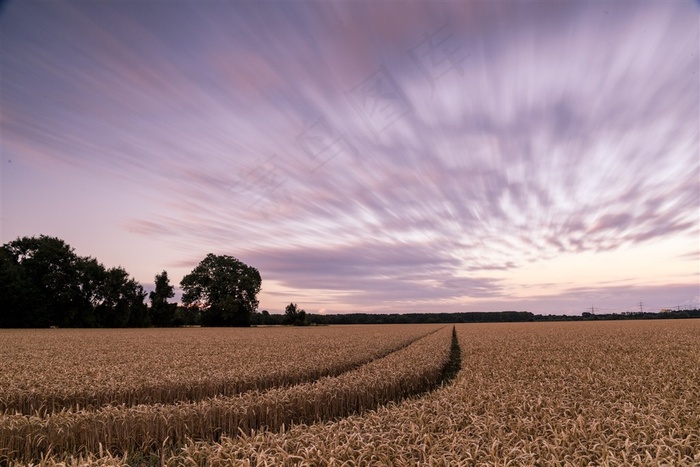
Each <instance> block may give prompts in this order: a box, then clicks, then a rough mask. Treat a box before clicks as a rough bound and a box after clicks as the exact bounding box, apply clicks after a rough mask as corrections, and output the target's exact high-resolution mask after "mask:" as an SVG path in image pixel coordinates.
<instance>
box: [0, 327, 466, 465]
mask: <svg viewBox="0 0 700 467" xmlns="http://www.w3.org/2000/svg"><path fill="white" fill-rule="evenodd" d="M451 342H453V341H451V339H450V328H448V327H443V328H441V329H438V330H437V331H435V332H433V333H430V334H429V335H427V336H425V337H422V338H421V339H418V340H416V341H414V342H413V343H411V344H410V345H408V346H406V347H405V348H403V349H401V350H398V351H396V352H393V353H390V354H388V355H387V356H385V357H383V358H381V359H376V360H373V361H371V362H369V363H367V364H365V365H362V366H360V367H359V368H357V369H355V370H352V371H349V372H346V373H343V374H341V375H339V376H337V377H324V378H321V379H319V380H318V381H315V382H313V383H305V384H300V385H296V386H292V387H288V388H273V389H271V390H268V391H264V392H263V391H250V392H246V393H243V394H239V395H236V396H232V397H213V398H209V399H205V400H202V401H198V402H194V403H178V404H169V405H164V404H151V405H138V406H134V407H126V406H119V407H111V406H110V407H103V408H101V409H99V410H96V411H88V410H81V411H74V410H66V411H63V412H58V413H53V414H51V415H48V416H25V415H5V416H3V417H2V418H0V446H3V447H4V451H2V452H0V456H6V457H7V458H10V459H15V460H19V461H25V462H26V461H31V460H37V459H39V458H40V457H42V456H44V455H46V454H47V453H48V452H49V450H51V453H54V454H58V455H59V457H60V456H62V455H66V454H68V453H72V454H76V453H89V452H91V453H95V452H97V451H98V450H99V449H101V448H104V449H109V450H110V451H111V452H113V453H124V452H127V451H128V452H131V453H134V452H138V453H142V454H141V455H143V454H144V453H145V454H148V453H151V452H155V451H162V450H163V449H169V448H172V447H176V446H179V445H181V444H183V443H185V442H186V441H187V440H189V439H195V440H196V439H199V440H208V441H212V440H218V439H219V438H220V437H221V436H222V435H227V436H232V435H237V434H246V433H247V434H250V433H253V432H256V431H260V430H267V431H275V432H276V431H280V430H284V429H285V427H289V426H290V425H292V424H299V423H305V424H311V423H315V422H320V421H326V420H330V419H334V418H338V417H345V416H348V415H350V414H354V413H359V412H362V411H365V410H367V409H374V408H377V407H378V406H380V405H382V404H386V403H388V402H390V401H395V400H399V399H401V398H404V397H407V396H410V395H413V394H416V393H420V392H423V391H426V390H429V389H431V388H434V387H435V386H436V385H439V384H440V382H441V381H443V380H444V378H445V377H447V376H450V375H449V373H450V372H455V371H456V368H455V366H454V364H455V362H454V361H452V362H451V360H450V357H451V356H452V357H454V355H455V350H456V348H455V344H456V338H455V339H454V342H453V343H452V345H451ZM457 353H458V352H457ZM450 363H451V364H450Z"/></svg>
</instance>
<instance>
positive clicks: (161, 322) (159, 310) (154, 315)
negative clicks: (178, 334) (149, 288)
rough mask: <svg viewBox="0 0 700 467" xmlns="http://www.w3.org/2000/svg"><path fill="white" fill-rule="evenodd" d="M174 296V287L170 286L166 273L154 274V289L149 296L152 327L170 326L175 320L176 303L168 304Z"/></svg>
mask: <svg viewBox="0 0 700 467" xmlns="http://www.w3.org/2000/svg"><path fill="white" fill-rule="evenodd" d="M174 296H175V287H173V286H172V285H170V279H168V272H167V271H163V272H161V273H160V274H156V288H155V290H154V291H153V292H151V293H150V294H149V298H150V300H151V324H153V325H154V326H172V325H173V321H174V320H175V310H176V309H177V303H169V302H168V299H169V298H173V297H174Z"/></svg>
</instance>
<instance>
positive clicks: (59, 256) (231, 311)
mask: <svg viewBox="0 0 700 467" xmlns="http://www.w3.org/2000/svg"><path fill="white" fill-rule="evenodd" d="M260 285H261V278H260V273H259V272H258V270H257V269H255V268H253V267H250V266H248V265H246V264H244V263H242V262H241V261H239V260H237V259H236V258H234V257H232V256H226V255H221V256H217V255H213V254H209V255H207V256H206V258H204V259H203V260H202V261H201V262H200V264H199V265H198V266H197V267H196V268H195V269H194V270H193V271H192V272H191V273H190V274H188V275H186V276H185V277H183V279H182V281H181V283H180V286H181V288H182V291H183V296H182V306H178V305H177V304H176V303H171V302H170V301H169V300H170V299H172V298H173V297H174V296H175V293H174V286H173V285H171V284H170V280H169V278H168V273H167V271H162V272H161V273H160V274H156V276H155V290H153V291H152V292H150V293H146V291H145V290H144V288H143V286H141V284H139V283H138V282H137V281H136V280H135V279H134V278H132V277H131V276H130V275H129V273H127V271H126V270H125V269H124V268H123V267H121V266H119V267H113V268H107V267H105V266H104V265H103V264H102V263H100V262H98V261H97V260H96V259H95V258H91V257H85V256H78V255H77V254H76V253H75V250H74V249H73V248H72V247H71V246H70V245H68V244H67V243H66V242H64V241H63V240H61V239H59V238H56V237H49V236H46V235H41V236H39V237H23V238H18V239H17V240H14V241H12V242H9V243H6V244H4V245H3V246H2V248H0V327H2V328H10V327H12V328H25V327H88V328H92V327H146V326H178V325H198V324H201V325H206V326H249V325H250V323H251V320H250V316H251V315H252V314H253V313H255V311H256V309H257V306H258V300H257V295H258V293H259V292H260ZM147 299H148V301H149V302H150V304H148V303H146V300H147Z"/></svg>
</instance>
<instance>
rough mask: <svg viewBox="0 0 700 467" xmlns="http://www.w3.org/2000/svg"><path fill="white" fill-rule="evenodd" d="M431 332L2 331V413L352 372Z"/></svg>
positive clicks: (194, 396) (193, 394) (234, 389)
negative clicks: (351, 370)
mask: <svg viewBox="0 0 700 467" xmlns="http://www.w3.org/2000/svg"><path fill="white" fill-rule="evenodd" d="M434 329H436V326H434V325H433V326H430V325H417V326H403V327H402V326H393V327H390V328H382V327H380V326H369V327H361V326H339V327H335V326H334V327H330V326H329V327H314V328H294V329H291V328H252V329H211V328H201V329H198V328H194V329H192V328H190V329H131V330H126V329H124V330H115V329H110V330H104V329H97V330H76V329H52V330H48V329H47V330H0V341H1V342H2V343H3V345H2V346H0V414H2V413H8V414H12V413H22V414H26V415H39V416H43V415H45V414H50V413H53V412H56V411H61V410H63V409H66V408H71V409H75V410H80V409H93V408H96V407H100V406H103V405H108V404H110V405H119V404H126V405H136V404H151V403H172V402H176V401H193V400H200V399H203V398H206V397H212V396H215V395H233V394H237V393H240V392H244V391H248V390H251V389H258V390H261V389H266V388H270V387H275V386H282V385H291V384H297V383H300V382H304V381H311V380H314V379H317V378H320V377H322V376H332V375H337V374H340V373H343V372H345V371H348V370H349V369H352V368H355V367H357V366H359V365H362V364H363V363H366V362H368V361H371V360H373V359H375V358H378V357H381V356H383V355H386V354H388V353H390V352H393V351H395V350H397V349H398V348H401V347H403V346H405V345H407V344H408V343H410V342H412V341H413V340H415V339H417V338H418V337H420V336H422V335H425V334H426V333H428V332H429V331H430V330H434ZM309 337H311V338H309Z"/></svg>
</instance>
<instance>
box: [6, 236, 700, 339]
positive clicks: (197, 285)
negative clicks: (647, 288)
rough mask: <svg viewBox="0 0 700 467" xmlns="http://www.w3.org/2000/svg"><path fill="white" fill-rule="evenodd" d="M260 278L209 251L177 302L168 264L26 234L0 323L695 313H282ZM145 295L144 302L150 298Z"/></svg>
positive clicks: (12, 245) (696, 313)
mask: <svg viewBox="0 0 700 467" xmlns="http://www.w3.org/2000/svg"><path fill="white" fill-rule="evenodd" d="M261 283H262V279H261V277H260V273H259V272H258V270H257V269H256V268H254V267H251V266H248V265H246V264H244V263H243V262H241V261H239V260H238V259H236V258H234V257H232V256H227V255H214V254H208V255H207V256H206V257H205V258H204V259H203V260H202V261H201V262H200V263H199V264H198V265H197V266H196V267H195V268H194V269H193V270H192V272H190V273H189V274H187V275H186V276H185V277H183V278H182V281H181V282H180V287H181V289H182V292H183V294H182V304H181V305H178V304H176V303H172V302H170V300H171V299H172V298H173V297H174V296H175V292H174V289H175V288H174V286H173V285H171V284H170V279H169V278H168V273H167V271H162V272H161V273H159V274H156V276H155V288H154V290H153V291H152V292H150V293H146V291H145V290H144V288H143V287H142V286H141V284H139V283H138V282H137V281H136V280H135V279H134V278H132V277H131V276H130V275H129V274H128V273H127V272H126V270H125V269H124V268H123V267H121V266H119V267H113V268H107V267H105V266H104V265H103V264H102V263H100V262H98V261H97V260H96V259H95V258H91V257H84V256H78V255H77V254H76V253H75V251H74V249H73V248H72V247H71V246H70V245H68V244H67V243H66V242H64V241H63V240H61V239H59V238H56V237H49V236H45V235H41V236H39V237H23V238H18V239H17V240H15V241H12V242H9V243H6V244H5V245H3V246H2V248H0V328H26V327H40V328H41V327H44V328H45V327H53V326H55V327H88V328H91V327H147V326H158V327H162V326H186V325H203V326H251V325H294V326H307V325H328V324H410V323H486V322H526V321H581V320H610V319H668V318H700V310H697V309H695V310H676V311H671V310H666V311H665V312H661V313H649V312H647V313H624V314H606V315H597V314H596V315H594V314H592V313H583V314H582V315H581V316H572V315H536V314H533V313H530V312H528V311H501V312H467V313H407V314H370V313H348V314H340V315H324V314H312V313H307V312H306V311H305V310H303V309H301V308H299V307H298V305H297V304H296V303H290V304H289V305H287V307H286V308H285V312H284V314H283V315H277V314H270V313H269V312H268V311H267V310H263V311H262V312H258V310H257V308H258V304H259V303H258V299H257V295H258V293H259V292H260V287H261ZM147 302H148V303H147Z"/></svg>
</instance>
